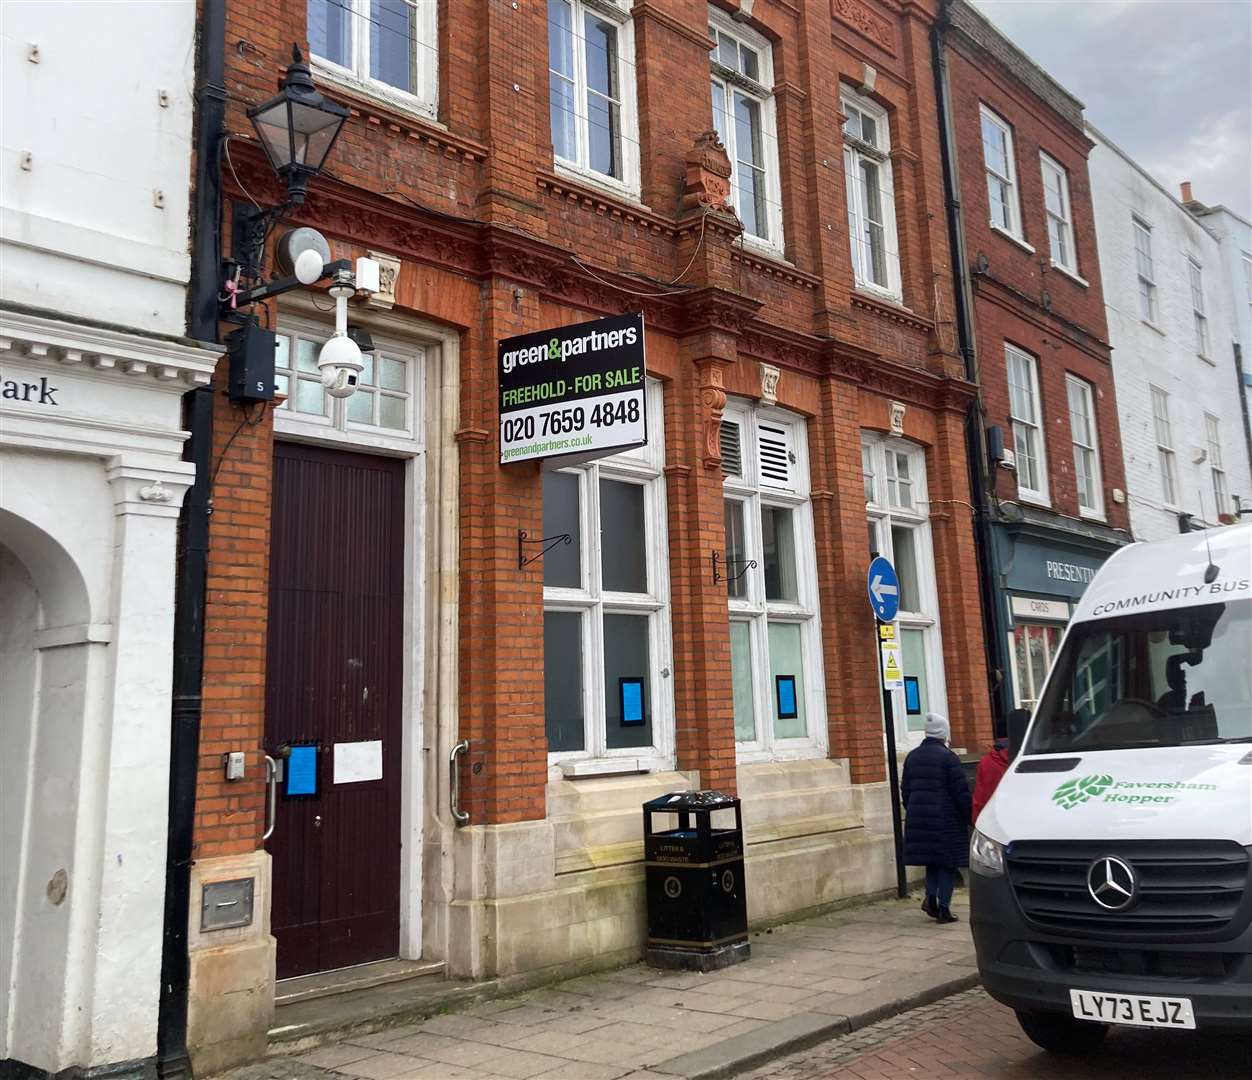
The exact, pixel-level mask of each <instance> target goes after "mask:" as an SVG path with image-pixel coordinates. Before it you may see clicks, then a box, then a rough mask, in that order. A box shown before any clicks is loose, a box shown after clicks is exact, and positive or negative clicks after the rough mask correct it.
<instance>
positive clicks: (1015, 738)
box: [1008, 709, 1030, 761]
mask: <svg viewBox="0 0 1252 1080" xmlns="http://www.w3.org/2000/svg"><path fill="white" fill-rule="evenodd" d="M1029 726H1030V713H1029V712H1028V711H1027V710H1026V709H1014V710H1013V711H1012V712H1011V713H1009V719H1008V729H1009V760H1010V761H1012V760H1014V759H1015V758H1016V757H1017V755H1018V754H1020V753H1021V752H1022V744H1023V743H1025V741H1026V729H1027V728H1028V727H1029Z"/></svg>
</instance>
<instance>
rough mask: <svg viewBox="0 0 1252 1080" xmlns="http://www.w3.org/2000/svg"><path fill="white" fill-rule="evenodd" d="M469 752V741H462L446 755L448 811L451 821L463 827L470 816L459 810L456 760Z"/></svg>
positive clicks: (459, 785)
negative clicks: (450, 812)
mask: <svg viewBox="0 0 1252 1080" xmlns="http://www.w3.org/2000/svg"><path fill="white" fill-rule="evenodd" d="M468 750H469V739H462V740H461V741H460V742H459V743H457V744H456V746H454V747H453V748H452V750H451V751H450V752H449V754H448V773H449V776H448V809H449V810H451V811H452V820H453V821H455V822H456V823H457V824H458V825H464V824H465V823H466V822H467V821H469V819H470V816H469V814H467V813H466V812H465V811H464V810H462V809H461V774H460V773H458V772H457V768H456V759H457V758H458V757H460V756H461V755H462V754H464V753H465V752H466V751H468Z"/></svg>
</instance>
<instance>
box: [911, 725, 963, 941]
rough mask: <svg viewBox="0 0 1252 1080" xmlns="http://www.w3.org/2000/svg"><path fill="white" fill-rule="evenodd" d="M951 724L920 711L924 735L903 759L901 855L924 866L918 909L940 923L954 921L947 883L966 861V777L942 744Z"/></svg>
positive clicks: (945, 741) (953, 755)
mask: <svg viewBox="0 0 1252 1080" xmlns="http://www.w3.org/2000/svg"><path fill="white" fill-rule="evenodd" d="M950 735H951V729H950V728H949V726H948V721H947V720H946V719H945V718H944V717H942V716H940V715H939V714H938V713H927V714H926V738H925V739H924V740H923V741H922V744H921V746H919V747H917V748H916V749H915V750H912V751H911V752H910V753H909V756H908V757H907V758H905V759H904V777H903V780H902V781H901V784H900V795H901V797H902V798H903V800H904V812H905V815H906V817H905V821H904V861H905V862H906V863H908V864H909V865H910V866H924V867H926V899H925V900H923V901H922V910H923V911H924V912H926V914H927V915H929V916H930V917H931V918H932V919H935V920H936V921H938V922H941V923H951V922H956V916H955V915H953V914H952V912H951V910H950V905H951V903H952V886H953V883H954V881H955V878H956V870H957V867H960V866H968V865H969V833H968V831H967V829H966V823H967V822H968V821H969V811H970V793H969V783H968V782H967V781H966V779H965V772H964V770H963V769H962V768H961V759H960V758H958V757H957V756H956V755H955V754H954V753H953V752H952V751H951V750H949V749H948V739H949V737H950Z"/></svg>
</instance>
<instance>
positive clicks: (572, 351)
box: [498, 312, 648, 464]
mask: <svg viewBox="0 0 1252 1080" xmlns="http://www.w3.org/2000/svg"><path fill="white" fill-rule="evenodd" d="M498 363H499V372H500V463H501V464H508V463H509V462H514V461H533V460H537V459H543V458H556V457H561V458H567V457H573V456H577V458H578V460H580V461H591V460H593V459H595V458H599V457H607V456H609V455H610V454H616V453H618V452H620V451H622V450H627V449H629V448H631V447H634V446H643V445H644V444H645V443H647V441H648V423H647V415H646V412H645V408H644V397H645V394H644V373H645V371H646V364H645V362H644V350H643V313H642V312H637V313H634V314H630V315H614V316H612V317H610V318H607V319H596V320H594V321H592V322H586V323H578V324H576V325H574V326H562V327H559V328H557V329H553V330H540V331H538V332H537V333H533V334H522V335H521V336H519V337H513V338H506V339H505V340H503V341H501V342H500V345H499V350H498Z"/></svg>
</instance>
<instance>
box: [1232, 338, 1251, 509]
mask: <svg viewBox="0 0 1252 1080" xmlns="http://www.w3.org/2000/svg"><path fill="white" fill-rule="evenodd" d="M1234 350H1235V378H1236V379H1237V380H1238V384H1237V389H1238V391H1239V408H1240V410H1241V411H1242V412H1243V445H1244V447H1245V449H1246V450H1247V452H1248V468H1249V469H1252V422H1250V421H1249V417H1248V391H1247V387H1245V386H1244V385H1243V380H1244V367H1243V348H1242V347H1241V346H1240V344H1239V342H1237V341H1236V342H1235V343H1234ZM1245 502H1246V504H1247V506H1248V509H1249V511H1250V512H1252V491H1249V492H1248V493H1247V494H1246V495H1243V494H1241V495H1240V496H1239V517H1240V518H1242V517H1243V516H1244V509H1243V507H1244V504H1245Z"/></svg>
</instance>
